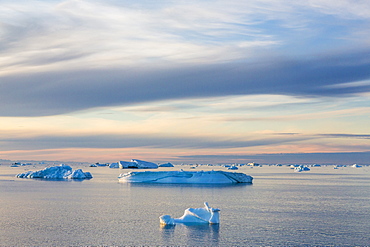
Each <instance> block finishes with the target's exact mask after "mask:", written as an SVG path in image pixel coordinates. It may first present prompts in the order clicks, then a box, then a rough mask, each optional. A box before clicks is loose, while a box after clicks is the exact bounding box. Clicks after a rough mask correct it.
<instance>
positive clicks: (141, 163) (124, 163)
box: [111, 159, 158, 169]
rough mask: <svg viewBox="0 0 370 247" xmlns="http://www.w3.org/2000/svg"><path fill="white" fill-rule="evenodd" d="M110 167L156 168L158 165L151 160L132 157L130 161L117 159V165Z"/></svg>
mask: <svg viewBox="0 0 370 247" xmlns="http://www.w3.org/2000/svg"><path fill="white" fill-rule="evenodd" d="M111 168H121V169H128V168H134V169H156V168H158V165H157V164H155V163H153V162H148V161H143V160H137V159H132V160H131V161H119V162H118V167H116V166H115V167H111Z"/></svg>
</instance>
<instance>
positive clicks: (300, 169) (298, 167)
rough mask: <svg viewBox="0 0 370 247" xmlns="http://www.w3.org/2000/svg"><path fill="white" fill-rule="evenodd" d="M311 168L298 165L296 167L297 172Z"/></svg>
mask: <svg viewBox="0 0 370 247" xmlns="http://www.w3.org/2000/svg"><path fill="white" fill-rule="evenodd" d="M310 170H311V169H310V168H308V167H307V166H297V167H294V171H295V172H304V171H310Z"/></svg>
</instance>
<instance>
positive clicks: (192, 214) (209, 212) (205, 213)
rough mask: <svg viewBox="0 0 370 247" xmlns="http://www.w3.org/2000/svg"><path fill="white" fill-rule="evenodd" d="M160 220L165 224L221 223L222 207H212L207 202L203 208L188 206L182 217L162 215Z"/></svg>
mask: <svg viewBox="0 0 370 247" xmlns="http://www.w3.org/2000/svg"><path fill="white" fill-rule="evenodd" d="M159 222H160V223H161V224H163V225H176V224H178V223H183V224H219V223H220V209H218V208H211V207H210V206H209V205H208V203H207V202H205V203H204V207H203V208H188V209H185V212H184V215H183V216H181V217H180V218H172V217H171V216H170V215H162V216H160V217H159Z"/></svg>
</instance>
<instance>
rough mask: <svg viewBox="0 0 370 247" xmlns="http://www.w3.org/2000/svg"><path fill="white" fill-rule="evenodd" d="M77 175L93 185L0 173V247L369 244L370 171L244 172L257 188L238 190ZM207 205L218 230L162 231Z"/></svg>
mask: <svg viewBox="0 0 370 247" xmlns="http://www.w3.org/2000/svg"><path fill="white" fill-rule="evenodd" d="M26 168H27V169H31V170H39V169H42V168H43V167H41V166H40V167H37V168H33V167H26ZM75 168H77V167H75ZM82 168H83V170H84V171H90V172H91V173H92V174H93V176H94V178H93V179H91V180H86V181H45V180H33V179H19V178H15V177H14V175H15V174H17V173H20V172H23V171H24V170H25V167H17V168H11V167H9V166H7V165H1V166H0V192H1V193H0V245H1V246H91V245H93V246H99V245H104V246H124V245H131V246H139V245H141V246H142V245H147V246H148V245H149V246H152V245H153V246H164V245H172V246H173V245H178V246H267V245H269V246H289V245H290V246H313V245H316V246H323V245H326V246H355V245H357V246H365V245H369V244H370V238H369V227H370V220H369V219H370V167H362V168H350V167H346V168H341V169H337V170H335V169H333V168H332V167H317V168H316V167H315V168H312V169H311V171H309V172H301V173H296V172H293V171H292V170H291V169H289V168H287V167H268V166H264V167H255V168H253V169H251V168H249V167H243V168H242V169H239V172H244V173H246V174H249V175H252V176H253V177H254V183H253V185H237V186H204V185H203V186H195V185H145V184H121V183H118V179H117V177H118V175H119V173H120V172H122V170H118V169H109V168H107V167H96V168H90V167H82ZM181 168H183V167H181ZM174 169H175V170H177V169H179V168H178V167H177V168H174ZM202 169H210V168H208V167H205V168H202ZM204 201H208V202H209V204H210V206H211V207H215V208H220V209H221V212H220V213H221V214H220V216H221V217H220V219H221V223H220V225H189V226H187V225H176V226H172V227H161V226H160V224H159V219H158V217H159V216H160V215H162V214H170V215H171V216H173V217H180V216H182V214H183V212H184V210H185V209H186V208H188V207H203V202H204Z"/></svg>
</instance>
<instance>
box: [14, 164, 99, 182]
mask: <svg viewBox="0 0 370 247" xmlns="http://www.w3.org/2000/svg"><path fill="white" fill-rule="evenodd" d="M16 177H18V178H43V179H90V178H92V175H91V173H90V172H83V171H82V170H81V169H77V170H75V171H73V170H72V167H70V166H68V165H64V164H62V165H60V166H53V167H48V168H45V169H43V170H40V171H27V172H25V173H19V174H17V175H16Z"/></svg>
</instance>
